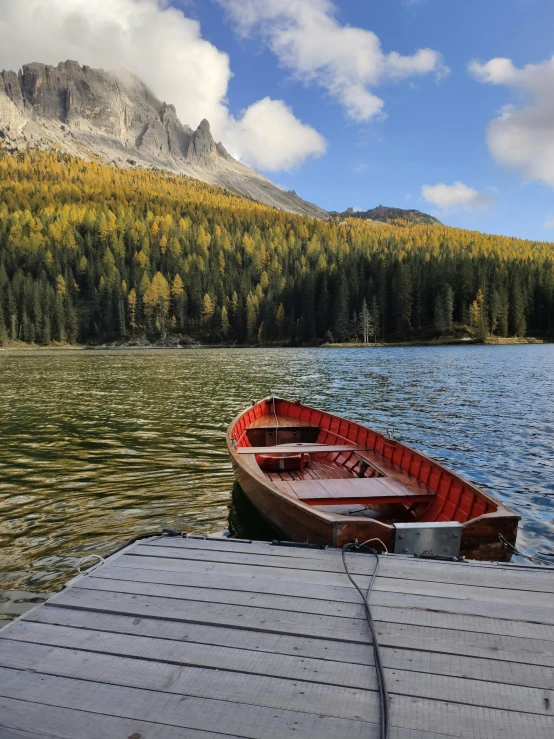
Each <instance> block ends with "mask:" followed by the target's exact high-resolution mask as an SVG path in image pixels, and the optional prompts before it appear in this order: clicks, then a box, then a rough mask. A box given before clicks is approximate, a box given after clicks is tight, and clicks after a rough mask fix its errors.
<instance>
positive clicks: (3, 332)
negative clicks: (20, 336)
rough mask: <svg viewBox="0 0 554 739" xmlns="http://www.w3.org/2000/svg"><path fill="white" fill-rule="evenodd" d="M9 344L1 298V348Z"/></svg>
mask: <svg viewBox="0 0 554 739" xmlns="http://www.w3.org/2000/svg"><path fill="white" fill-rule="evenodd" d="M7 343H8V332H7V331H6V321H5V319H4V308H3V306H2V300H1V298H0V346H6V344H7Z"/></svg>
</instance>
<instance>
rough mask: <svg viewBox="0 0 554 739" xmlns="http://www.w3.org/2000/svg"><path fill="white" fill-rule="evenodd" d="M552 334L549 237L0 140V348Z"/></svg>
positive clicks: (553, 259) (553, 278)
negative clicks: (499, 232) (292, 205)
mask: <svg viewBox="0 0 554 739" xmlns="http://www.w3.org/2000/svg"><path fill="white" fill-rule="evenodd" d="M172 335H174V336H175V337H178V338H179V340H181V341H183V342H185V343H186V342H188V343H190V342H193V341H199V342H202V343H221V342H222V343H234V342H236V343H238V344H244V343H247V344H258V343H260V344H266V343H267V344H271V343H280V344H294V345H302V344H317V343H321V342H323V341H336V342H347V341H366V342H367V341H370V342H373V341H378V342H381V341H386V342H388V341H397V340H419V339H432V338H436V337H449V336H458V337H461V336H469V337H474V338H475V339H477V340H484V339H485V338H486V337H488V336H499V337H505V336H519V337H523V336H536V337H553V336H554V245H553V244H550V243H544V242H533V241H524V240H520V239H513V238H508V237H504V236H492V235H486V234H482V233H477V232H473V231H466V230H461V229H456V228H449V227H446V226H443V225H440V224H416V225H413V224H409V223H403V222H401V221H398V222H396V223H394V224H387V223H377V222H372V221H366V220H361V219H354V218H346V219H341V217H340V216H336V217H331V218H330V219H329V220H327V221H325V220H318V219H311V218H306V217H301V216H295V215H291V214H289V213H284V212H282V211H279V210H276V209H273V208H270V207H267V206H264V205H261V204H259V203H256V202H253V201H250V200H248V199H245V198H240V197H237V196H235V195H233V194H232V193H231V192H228V191H226V190H222V189H220V188H217V187H212V186H210V185H206V184H204V183H201V182H199V181H197V180H193V179H190V178H187V177H184V176H178V175H173V174H171V173H167V172H161V171H153V170H137V169H133V170H131V169H129V170H124V169H118V168H116V167H112V166H109V165H106V164H100V163H97V162H94V161H92V162H91V161H85V160H83V159H79V158H72V157H69V156H66V155H61V154H57V153H52V152H43V151H38V150H35V151H31V152H28V153H10V152H7V151H5V150H2V149H0V345H5V344H6V343H8V342H9V341H10V340H14V341H24V342H36V343H38V344H44V345H48V344H51V343H52V342H69V343H77V342H78V343H90V344H98V343H102V342H107V341H128V342H130V343H132V342H133V341H136V340H137V339H139V338H142V339H148V340H149V341H152V342H154V341H159V340H160V339H164V338H167V337H171V336H172Z"/></svg>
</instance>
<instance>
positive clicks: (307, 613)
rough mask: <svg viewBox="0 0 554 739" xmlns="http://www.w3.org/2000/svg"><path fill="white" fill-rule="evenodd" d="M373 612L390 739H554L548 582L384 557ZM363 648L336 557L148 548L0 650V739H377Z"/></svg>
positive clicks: (356, 603)
mask: <svg viewBox="0 0 554 739" xmlns="http://www.w3.org/2000/svg"><path fill="white" fill-rule="evenodd" d="M347 556H348V562H349V565H350V570H351V572H353V573H355V574H356V578H357V581H358V582H359V584H361V585H367V583H368V575H369V574H370V573H371V572H372V571H373V568H374V566H375V559H374V558H373V557H372V556H371V555H370V554H349V555H347ZM371 605H372V612H373V617H374V620H375V624H376V627H377V631H378V635H379V641H380V644H381V651H382V656H383V661H384V665H385V669H386V677H387V683H388V689H389V693H390V696H391V704H390V711H391V727H392V728H391V739H446V738H447V737H448V738H450V737H458V738H459V739H527V738H529V739H552V738H553V737H554V568H551V569H547V568H539V567H527V566H517V565H491V564H484V563H483V564H481V563H473V562H471V563H470V562H467V563H450V562H438V561H430V560H421V559H413V558H408V557H403V556H398V555H390V556H385V557H383V558H382V559H381V565H380V569H379V574H378V576H377V579H376V581H375V585H374V591H373V593H372V596H371ZM368 634H369V630H368V625H367V622H366V620H365V618H364V612H363V607H362V605H361V603H360V598H359V595H358V593H357V592H356V590H355V589H354V588H353V586H352V585H351V584H350V582H349V581H348V579H347V577H346V575H345V573H344V569H343V564H342V559H341V553H340V551H338V550H319V549H310V548H301V547H293V546H282V545H276V544H275V545H272V544H268V543H264V542H251V543H250V542H243V541H237V540H232V539H199V538H187V539H183V538H170V537H154V538H152V539H147V540H143V541H141V542H137V543H135V544H132V545H130V546H129V547H127V548H126V549H124V550H122V551H120V552H119V553H117V554H115V555H114V556H112V557H110V558H109V559H108V560H107V561H106V563H105V564H101V565H99V566H97V567H95V568H94V569H93V570H92V571H89V572H88V573H87V574H86V575H84V576H83V577H80V578H78V579H76V580H75V581H73V583H72V584H71V586H70V587H68V588H67V589H65V590H64V591H63V592H61V593H60V594H58V595H56V596H55V597H53V598H51V599H50V600H49V601H48V602H47V603H45V604H43V605H41V606H39V607H38V608H36V609H35V610H33V611H31V612H29V613H28V614H26V615H25V616H24V617H23V618H22V619H20V620H18V621H15V622H13V623H11V624H9V625H8V626H7V627H6V628H4V629H3V630H2V631H1V632H0V739H23V738H27V737H28V738H29V739H46V737H48V738H50V739H51V738H53V737H57V738H60V737H63V738H64V739H193V738H194V739H239V738H240V739H257V738H258V737H259V738H260V739H308V738H309V739H372V738H376V737H377V736H378V725H377V722H378V717H379V704H378V700H377V692H376V677H375V670H374V666H373V657H372V649H371V646H369V636H368Z"/></svg>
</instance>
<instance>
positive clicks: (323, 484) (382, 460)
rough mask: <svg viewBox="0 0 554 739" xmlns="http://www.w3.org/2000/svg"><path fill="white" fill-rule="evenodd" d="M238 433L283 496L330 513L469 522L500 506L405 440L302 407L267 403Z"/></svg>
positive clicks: (239, 446) (240, 447)
mask: <svg viewBox="0 0 554 739" xmlns="http://www.w3.org/2000/svg"><path fill="white" fill-rule="evenodd" d="M232 435H233V438H234V439H235V444H236V450H237V452H238V453H239V454H241V455H242V454H244V455H248V458H249V460H250V461H249V464H254V465H256V466H257V467H259V471H260V473H261V474H262V475H264V476H265V477H266V478H267V479H269V480H271V482H272V483H273V484H274V485H276V486H277V487H278V489H279V490H280V491H281V492H282V493H284V494H286V495H289V496H292V497H293V498H296V499H298V500H300V501H302V502H303V503H306V504H308V505H310V506H313V507H315V508H318V509H320V510H323V511H325V512H326V513H335V514H339V515H356V516H363V517H371V518H376V519H379V520H383V521H386V522H387V523H400V522H412V521H422V522H439V521H460V522H462V523H463V522H464V521H467V520H469V519H471V518H475V517H477V516H480V515H482V514H483V513H492V512H494V511H496V510H497V508H498V506H497V505H495V501H494V500H493V499H492V498H490V499H489V498H488V496H487V497H485V496H483V495H480V494H479V493H480V491H479V490H478V489H476V488H474V486H472V485H470V484H469V483H465V482H464V481H463V480H460V479H458V478H457V477H456V476H455V475H454V474H452V473H451V472H449V471H448V470H446V469H445V468H443V467H442V466H441V465H439V464H437V463H434V462H433V461H432V460H430V459H428V458H427V457H425V456H424V455H421V454H419V453H418V452H416V451H415V450H412V449H410V448H408V447H406V446H404V445H403V444H401V443H400V442H397V441H395V440H394V439H391V438H388V437H386V436H384V435H382V434H379V433H377V432H375V431H372V430H371V429H368V428H366V427H365V426H360V425H359V424H356V423H353V422H351V421H347V420H344V419H341V418H338V417H337V416H333V415H330V414H327V413H323V412H321V411H317V410H315V409H312V408H309V407H306V406H303V405H301V404H299V403H292V402H289V401H286V400H281V399H277V398H276V399H274V400H273V399H270V400H266V401H262V402H261V403H258V404H256V405H254V406H253V407H252V409H251V410H249V411H247V412H246V413H245V414H243V415H242V416H241V417H240V418H239V419H238V421H237V423H236V425H235V428H234V429H233V434H232Z"/></svg>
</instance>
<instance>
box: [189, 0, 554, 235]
mask: <svg viewBox="0 0 554 739" xmlns="http://www.w3.org/2000/svg"><path fill="white" fill-rule="evenodd" d="M184 7H185V10H186V12H187V13H188V14H189V15H192V16H194V17H196V18H197V19H198V20H199V21H200V23H201V28H202V35H203V37H204V38H206V39H207V40H209V41H211V42H212V43H213V44H214V45H216V46H217V47H218V48H219V49H222V50H224V51H226V52H227V53H228V54H229V57H230V64H231V70H232V72H233V75H234V76H233V77H232V79H231V81H230V84H229V90H228V100H229V107H230V110H231V112H232V113H233V114H235V115H237V116H238V115H240V111H241V110H242V109H244V108H246V107H247V106H249V105H251V104H252V103H253V102H255V101H256V100H258V99H260V98H263V97H265V96H270V97H272V98H275V99H283V100H284V101H285V102H286V103H287V104H288V105H290V106H291V108H292V110H293V111H294V114H295V116H296V117H298V118H299V119H300V120H301V121H303V122H305V123H308V124H310V125H311V126H313V127H314V128H315V129H316V130H317V131H318V132H319V133H321V134H322V135H323V136H324V137H325V139H326V140H327V151H326V153H325V154H324V155H322V156H319V157H317V158H313V157H312V158H308V159H307V160H306V161H305V162H304V163H303V164H301V165H299V166H297V167H295V168H293V169H292V171H290V172H267V174H268V176H270V177H271V178H272V179H273V180H274V181H276V182H277V183H278V184H280V185H282V186H284V187H286V188H287V189H288V188H291V189H295V190H297V192H298V193H299V194H300V195H302V197H305V198H306V199H308V200H312V201H314V202H316V203H318V204H319V205H321V206H323V207H325V208H327V209H337V210H341V209H345V208H347V207H348V206H354V207H360V208H363V209H366V208H371V207H374V206H375V205H377V204H379V203H382V204H385V205H391V206H397V207H406V208H407V207H410V208H418V209H422V210H425V211H427V212H432V213H433V214H434V215H437V216H438V217H439V218H441V220H443V221H444V222H445V223H447V224H449V225H456V226H461V227H464V228H475V229H479V230H483V231H487V232H495V233H504V234H508V235H513V236H520V237H524V238H533V239H546V240H552V239H554V230H551V229H547V228H545V223H546V222H547V220H548V218H549V217H551V216H552V215H554V198H553V195H554V193H553V191H552V188H551V186H549V185H548V184H546V183H544V182H541V181H538V180H536V179H531V178H529V177H527V176H525V173H524V172H521V171H517V170H513V169H512V168H510V167H507V166H505V165H504V164H502V163H499V162H498V161H496V160H495V158H494V157H493V156H492V154H491V152H490V151H489V149H488V146H487V135H486V130H487V125H488V124H489V122H490V121H491V120H493V119H494V118H495V117H496V116H497V115H498V112H499V110H500V108H501V107H502V106H504V105H507V104H513V103H518V101H519V100H520V96H519V94H518V93H516V92H514V91H513V90H512V89H510V88H508V87H504V86H495V85H490V84H483V83H481V82H478V81H477V80H476V79H475V78H474V76H472V75H471V74H470V73H469V71H468V64H469V63H470V62H471V61H472V60H475V59H477V60H480V61H482V62H487V61H489V60H490V59H493V58H495V57H507V58H510V59H511V60H512V61H513V63H514V65H515V66H517V67H523V66H525V65H527V64H539V63H541V62H544V61H545V60H546V59H549V58H550V57H551V56H552V55H553V54H554V37H553V35H552V29H553V27H554V3H552V2H551V1H547V0H486V1H485V2H483V0H421V1H420V2H415V3H413V2H412V3H407V2H404V1H403V0H382V1H374V2H361V1H360V0H357V1H354V0H341V2H338V3H336V4H335V7H336V9H337V13H336V19H337V21H338V22H339V23H340V24H343V25H350V26H355V27H359V28H362V29H367V30H371V31H373V32H374V33H376V34H377V36H378V37H379V39H380V41H381V44H382V47H383V51H384V52H386V53H387V52H390V51H398V52H399V53H401V54H405V55H411V54H413V53H414V52H415V51H416V50H417V49H419V48H426V47H429V48H430V49H433V50H437V51H439V52H441V53H442V54H443V56H444V62H445V64H446V65H448V67H449V68H450V70H451V71H450V74H449V75H448V76H446V77H444V78H442V79H441V80H438V81H437V80H436V79H435V77H434V75H433V74H429V75H425V76H422V77H419V78H413V79H409V80H404V81H399V82H395V81H390V82H385V83H384V84H382V85H379V86H378V87H376V88H374V91H375V93H376V94H378V95H379V97H380V98H381V99H382V100H383V101H384V103H385V106H384V112H385V114H386V117H385V118H384V119H377V120H375V119H373V120H369V121H367V122H359V123H357V122H355V121H353V120H351V119H350V118H349V117H348V116H347V114H346V113H345V109H344V107H343V106H341V105H340V104H339V103H338V102H337V101H336V100H334V99H333V98H332V97H331V96H330V95H329V94H328V93H327V92H326V91H325V90H323V89H321V87H319V86H318V85H317V84H315V83H310V82H305V81H302V80H298V79H295V78H294V75H293V74H291V72H290V70H287V69H284V68H283V67H282V66H281V65H280V64H279V60H278V59H277V57H276V56H275V54H274V53H273V52H272V51H271V50H270V49H269V48H268V45H267V44H266V43H264V42H263V41H262V40H260V38H259V37H258V38H256V37H254V38H242V37H240V36H238V35H237V33H236V32H235V30H234V28H233V24H232V23H230V22H229V19H228V18H226V14H225V13H224V12H223V10H222V8H221V6H220V5H218V4H217V3H214V2H209V1H204V2H201V3H200V2H199V3H195V4H194V5H192V4H189V3H187V5H186V6H184ZM552 137H553V138H554V128H553V130H552ZM457 181H459V182H462V183H464V184H465V185H467V186H468V187H471V188H474V189H475V190H477V191H478V192H479V193H482V194H484V195H485V196H488V198H490V204H488V206H487V203H486V198H485V203H484V204H482V205H480V206H479V207H477V208H469V209H468V208H467V207H461V206H458V207H453V208H449V209H446V210H444V209H440V208H438V207H436V206H435V205H433V204H431V203H429V202H426V200H425V199H424V198H423V197H422V187H423V186H424V185H436V184H438V183H445V184H448V185H451V184H453V183H454V182H457Z"/></svg>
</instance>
